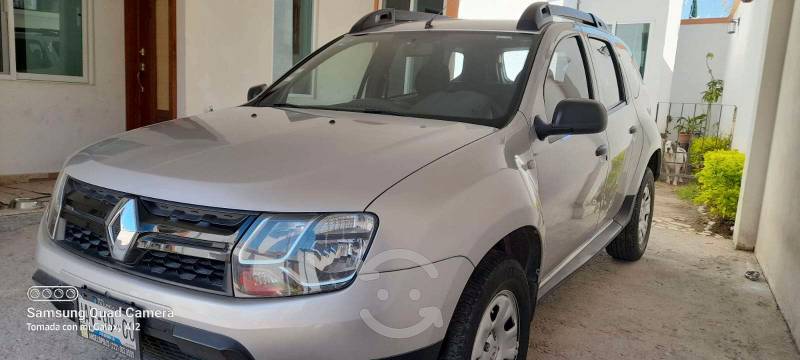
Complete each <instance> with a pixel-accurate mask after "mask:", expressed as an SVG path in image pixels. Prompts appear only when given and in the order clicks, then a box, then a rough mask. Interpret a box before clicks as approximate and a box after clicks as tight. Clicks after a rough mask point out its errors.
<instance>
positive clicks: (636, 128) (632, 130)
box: [628, 125, 639, 134]
mask: <svg viewBox="0 0 800 360" xmlns="http://www.w3.org/2000/svg"><path fill="white" fill-rule="evenodd" d="M637 130H639V128H638V127H636V125H633V126H631V128H630V129H628V132H629V133H631V134H635V133H636V131H637Z"/></svg>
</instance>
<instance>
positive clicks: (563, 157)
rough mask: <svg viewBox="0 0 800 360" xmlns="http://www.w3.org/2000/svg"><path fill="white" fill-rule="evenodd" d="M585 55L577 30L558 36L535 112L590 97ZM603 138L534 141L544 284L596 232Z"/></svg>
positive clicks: (545, 116)
mask: <svg viewBox="0 0 800 360" xmlns="http://www.w3.org/2000/svg"><path fill="white" fill-rule="evenodd" d="M587 60H588V58H587V56H586V46H585V45H584V43H583V40H582V38H581V37H580V36H579V35H578V34H576V33H573V34H570V35H568V36H566V37H563V38H561V39H560V40H559V41H558V43H557V45H556V47H555V50H554V51H553V52H552V55H551V58H550V62H549V66H548V68H547V69H546V71H547V73H546V74H544V78H545V81H544V84H543V88H542V91H541V97H542V99H541V103H543V106H541V107H540V110H539V113H537V114H534V115H535V116H538V117H540V118H541V119H542V120H543V121H545V122H550V121H552V119H553V112H554V110H555V107H556V105H558V103H559V102H561V101H562V100H564V99H576V98H578V99H580V98H583V99H590V98H594V96H593V92H592V86H591V82H590V79H591V77H590V76H589V72H588V70H589V66H588V61H587ZM607 143H608V141H607V138H606V134H605V133H604V132H603V133H599V134H589V135H567V136H550V137H548V138H546V139H544V140H541V141H540V140H534V141H533V144H532V146H531V149H532V151H533V154H534V161H535V163H536V164H535V168H536V174H537V176H538V181H539V200H540V202H541V208H542V216H543V221H544V227H545V238H546V239H547V244H546V247H547V251H546V253H545V255H544V258H543V259H542V271H543V275H544V276H543V283H544V282H548V281H550V279H551V278H552V276H554V275H555V274H558V273H560V272H559V270H561V269H563V268H564V266H566V265H567V264H569V262H570V261H571V260H572V259H574V258H575V256H577V254H578V253H579V251H580V249H582V247H583V246H584V244H586V243H587V242H588V241H589V240H590V239H591V238H592V237H593V236H594V234H595V232H596V228H597V221H598V220H599V206H600V205H599V203H600V202H599V198H600V193H601V188H602V184H603V182H604V180H605V177H606V174H607V171H608V167H607V162H606V158H605V154H603V149H606V147H607Z"/></svg>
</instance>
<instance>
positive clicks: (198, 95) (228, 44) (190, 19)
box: [176, 0, 273, 116]
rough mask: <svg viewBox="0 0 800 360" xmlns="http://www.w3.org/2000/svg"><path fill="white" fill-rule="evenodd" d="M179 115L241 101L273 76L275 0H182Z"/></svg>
mask: <svg viewBox="0 0 800 360" xmlns="http://www.w3.org/2000/svg"><path fill="white" fill-rule="evenodd" d="M176 11H177V19H176V20H177V21H176V23H177V24H176V26H177V29H176V30H177V31H176V32H177V38H178V39H177V52H178V69H179V70H178V115H179V116H183V115H191V114H197V113H202V112H206V111H208V110H209V108H214V109H221V108H226V107H231V106H236V105H240V104H242V103H243V102H245V100H246V94H247V89H248V88H250V86H252V85H256V84H260V83H269V82H270V81H271V80H272V22H273V19H272V11H273V3H272V1H263V0H236V1H215V0H179V1H178V3H177V9H176Z"/></svg>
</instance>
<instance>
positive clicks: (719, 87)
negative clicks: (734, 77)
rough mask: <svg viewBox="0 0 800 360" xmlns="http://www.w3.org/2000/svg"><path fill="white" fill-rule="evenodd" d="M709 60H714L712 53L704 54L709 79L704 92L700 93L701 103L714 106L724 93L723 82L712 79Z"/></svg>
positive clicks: (712, 73)
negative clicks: (701, 96)
mask: <svg viewBox="0 0 800 360" xmlns="http://www.w3.org/2000/svg"><path fill="white" fill-rule="evenodd" d="M711 60H714V53H711V52H710V53H708V54H706V69H708V76H709V77H711V80H709V81H708V82H707V83H706V90H705V91H703V92H701V93H700V94H701V95H703V102H704V103H706V104H709V107H710V106H711V104H714V103H716V102H718V101H719V99H721V98H722V93H723V92H724V91H725V82H724V81H722V80H720V79H717V78H715V77H714V70H712V69H711Z"/></svg>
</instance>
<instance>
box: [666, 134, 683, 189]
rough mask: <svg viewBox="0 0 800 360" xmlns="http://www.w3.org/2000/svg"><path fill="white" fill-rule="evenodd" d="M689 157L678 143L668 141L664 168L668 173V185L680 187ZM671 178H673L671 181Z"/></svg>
mask: <svg viewBox="0 0 800 360" xmlns="http://www.w3.org/2000/svg"><path fill="white" fill-rule="evenodd" d="M688 160H689V155H688V154H687V153H686V150H685V149H684V148H682V147H680V146H679V145H678V143H677V142H674V141H672V140H667V142H665V143H664V166H665V168H666V170H667V171H666V172H667V184H669V183H672V185H678V183H680V182H682V181H683V179H682V178H681V173H682V172H683V171H684V170H685V169H686V165H687V162H688ZM670 178H672V179H671V180H672V181H670Z"/></svg>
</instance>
